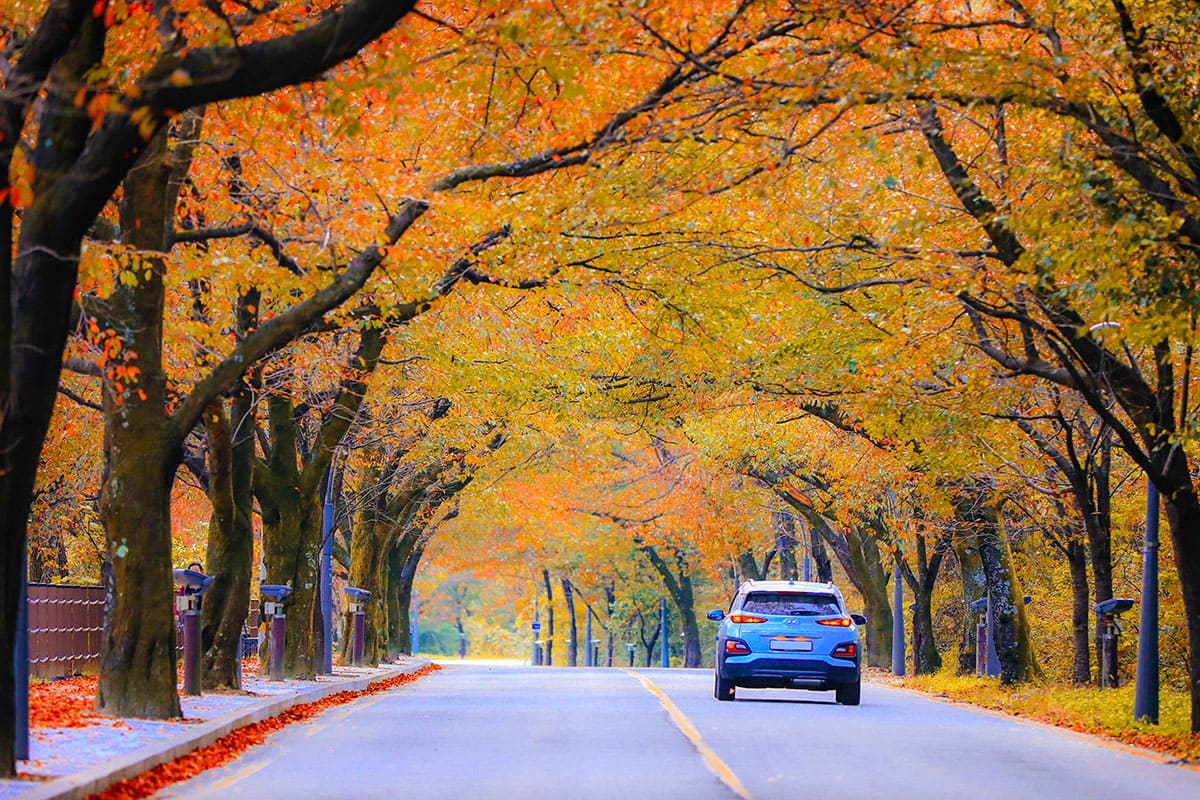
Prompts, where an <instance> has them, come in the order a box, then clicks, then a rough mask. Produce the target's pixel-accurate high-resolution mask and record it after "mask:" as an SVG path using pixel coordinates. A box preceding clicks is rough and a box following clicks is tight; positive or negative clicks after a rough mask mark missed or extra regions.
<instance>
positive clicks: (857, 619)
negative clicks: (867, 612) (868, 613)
mask: <svg viewBox="0 0 1200 800" xmlns="http://www.w3.org/2000/svg"><path fill="white" fill-rule="evenodd" d="M850 619H852V620H854V624H855V625H866V624H867V618H866V617H864V616H863V615H862V614H851V615H850Z"/></svg>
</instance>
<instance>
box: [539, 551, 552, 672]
mask: <svg viewBox="0 0 1200 800" xmlns="http://www.w3.org/2000/svg"><path fill="white" fill-rule="evenodd" d="M542 582H543V583H544V584H545V585H546V658H545V660H543V662H542V663H543V664H545V665H546V666H553V665H554V585H553V584H552V583H550V570H548V569H546V568H545V567H542Z"/></svg>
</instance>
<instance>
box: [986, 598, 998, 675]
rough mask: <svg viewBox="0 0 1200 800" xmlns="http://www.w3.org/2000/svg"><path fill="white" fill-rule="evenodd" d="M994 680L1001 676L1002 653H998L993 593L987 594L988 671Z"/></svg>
mask: <svg viewBox="0 0 1200 800" xmlns="http://www.w3.org/2000/svg"><path fill="white" fill-rule="evenodd" d="M986 672H987V674H988V675H991V676H992V677H993V678H995V677H997V676H999V675H1000V653H998V652H997V651H996V618H995V615H994V614H993V613H992V592H991V590H990V589H989V590H988V593H987V670H986Z"/></svg>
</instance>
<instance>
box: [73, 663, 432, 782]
mask: <svg viewBox="0 0 1200 800" xmlns="http://www.w3.org/2000/svg"><path fill="white" fill-rule="evenodd" d="M439 669H441V667H439V666H438V665H437V664H430V665H429V666H427V667H422V668H421V669H419V670H417V671H416V672H410V673H408V674H406V675H397V676H396V677H394V678H388V679H387V680H384V681H380V682H379V683H376V684H373V685H371V686H368V687H367V688H366V689H360V690H358V691H351V692H338V693H337V694H331V695H329V696H328V697H325V698H322V699H320V700H316V701H314V702H312V703H303V704H301V705H296V706H292V707H291V708H289V709H288V710H287V711H284V712H283V713H282V714H280V715H279V716H277V717H272V718H270V719H264V720H262V721H261V722H255V723H252V724H250V725H244V726H242V727H241V728H238V729H237V730H235V731H233V732H231V733H229V734H226V735H225V736H222V737H221V738H220V739H218V740H217V741H215V742H213V743H212V744H210V745H208V746H206V747H201V748H200V749H198V750H193V751H192V752H191V753H188V754H187V755H185V756H180V757H179V758H177V759H175V760H174V761H169V762H167V763H166V764H160V765H159V766H157V767H155V768H154V769H152V770H149V771H148V772H144V773H142V774H141V775H139V776H137V777H136V778H130V779H128V780H124V781H120V782H118V783H114V784H113V785H112V786H110V787H108V788H107V789H105V790H104V791H103V792H101V793H99V794H94V795H91V796H90V797H89V798H88V800H133V798H140V797H150V796H151V795H153V794H154V793H155V792H157V791H159V790H160V789H162V788H163V787H165V786H170V785H171V784H173V783H178V782H180V781H185V780H188V779H189V778H192V777H195V776H196V775H199V774H200V773H201V772H204V771H205V770H208V769H212V768H214V767H219V766H221V765H222V764H227V763H229V762H230V761H232V760H234V759H235V758H237V757H238V756H239V755H241V754H242V753H243V752H244V751H246V750H248V749H250V748H251V747H254V746H255V745H259V744H262V743H263V742H264V741H266V738H267V737H268V736H270V735H271V734H272V733H274V732H275V731H277V730H279V729H281V728H283V727H285V726H287V725H291V724H292V723H293V722H300V721H302V720H306V719H308V718H309V717H312V716H315V715H316V714H319V713H321V712H322V711H325V710H326V709H329V708H332V707H334V706H340V705H345V704H346V703H349V702H351V701H353V700H357V699H358V698H360V697H365V696H367V695H372V694H378V693H380V692H386V691H388V690H389V689H394V688H396V687H397V686H403V685H404V684H406V683H412V682H413V681H415V680H417V679H418V678H421V677H423V676H425V675H428V674H429V673H431V672H436V671H437V670H439Z"/></svg>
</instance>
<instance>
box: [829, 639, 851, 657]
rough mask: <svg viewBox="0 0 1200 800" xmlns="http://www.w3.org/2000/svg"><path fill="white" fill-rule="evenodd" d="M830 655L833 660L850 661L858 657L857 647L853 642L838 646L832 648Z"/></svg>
mask: <svg viewBox="0 0 1200 800" xmlns="http://www.w3.org/2000/svg"><path fill="white" fill-rule="evenodd" d="M830 655H832V656H833V657H834V658H851V659H852V658H854V657H855V656H857V655H858V645H856V644H855V643H854V642H846V643H845V644H839V645H838V646H837V647H835V648H833V652H832V653H830Z"/></svg>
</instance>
